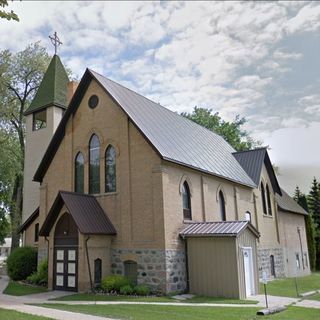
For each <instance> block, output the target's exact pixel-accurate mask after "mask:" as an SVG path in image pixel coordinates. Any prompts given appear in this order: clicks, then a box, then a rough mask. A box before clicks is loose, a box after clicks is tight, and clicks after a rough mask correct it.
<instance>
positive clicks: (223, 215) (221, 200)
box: [219, 190, 226, 221]
mask: <svg viewBox="0 0 320 320" xmlns="http://www.w3.org/2000/svg"><path fill="white" fill-rule="evenodd" d="M219 205H220V219H221V221H226V203H225V201H224V196H223V193H222V191H221V190H220V191H219Z"/></svg>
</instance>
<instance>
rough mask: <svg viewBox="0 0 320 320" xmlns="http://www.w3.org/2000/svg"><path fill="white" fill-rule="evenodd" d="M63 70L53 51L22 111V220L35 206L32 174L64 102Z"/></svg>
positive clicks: (36, 193)
mask: <svg viewBox="0 0 320 320" xmlns="http://www.w3.org/2000/svg"><path fill="white" fill-rule="evenodd" d="M68 84H69V78H68V75H67V72H66V70H65V68H64V66H63V64H62V63H61V60H60V58H59V56H58V55H57V54H55V55H54V56H53V57H52V59H51V62H50V64H49V66H48V69H47V71H46V72H45V74H44V77H43V79H42V82H41V84H40V86H39V89H38V91H37V93H36V95H35V97H34V99H33V101H32V102H31V104H30V106H29V108H28V109H27V110H26V111H25V114H24V115H25V117H26V145H25V162H24V181H23V209H22V222H24V221H26V220H27V219H28V218H29V216H30V215H31V214H32V213H33V212H34V211H35V210H36V209H37V208H38V206H39V196H40V191H39V187H40V186H39V183H38V182H34V181H33V176H34V174H35V172H36V170H37V168H38V166H39V164H40V161H41V159H42V157H43V155H44V152H45V151H46V149H47V147H48V145H49V143H50V141H51V138H52V136H53V135H54V133H55V130H56V129H57V127H58V125H59V123H60V121H61V118H62V116H63V114H64V111H65V109H66V108H67V103H68V100H69V99H68Z"/></svg>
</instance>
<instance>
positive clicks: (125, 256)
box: [111, 249, 186, 293]
mask: <svg viewBox="0 0 320 320" xmlns="http://www.w3.org/2000/svg"><path fill="white" fill-rule="evenodd" d="M126 260H133V261H136V262H137V265H138V284H146V285H148V286H149V287H150V288H151V289H152V290H153V291H160V292H162V293H169V292H172V291H184V290H185V289H186V263H185V254H184V251H182V250H159V249H112V250H111V272H112V273H113V274H124V264H123V262H124V261H126Z"/></svg>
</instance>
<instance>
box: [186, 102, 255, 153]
mask: <svg viewBox="0 0 320 320" xmlns="http://www.w3.org/2000/svg"><path fill="white" fill-rule="evenodd" d="M181 115H182V116H184V117H186V118H188V119H190V120H192V121H194V122H196V123H198V124H199V125H201V126H203V127H205V128H207V129H209V130H211V131H214V132H215V133H217V134H219V135H220V136H222V137H223V138H224V139H225V140H226V141H228V142H229V144H230V145H231V146H233V147H234V148H235V149H236V150H237V151H243V150H250V149H253V148H256V147H259V146H261V142H260V141H257V140H254V139H253V138H251V137H250V136H249V134H248V132H246V131H245V130H243V129H242V126H243V125H244V124H245V123H246V119H245V118H240V116H239V115H237V116H236V118H235V119H234V121H232V122H228V121H225V120H223V119H222V118H221V117H220V116H219V113H218V112H216V113H212V109H206V108H198V107H194V109H193V111H192V113H186V112H183V113H181Z"/></svg>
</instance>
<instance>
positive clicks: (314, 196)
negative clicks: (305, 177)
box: [308, 177, 320, 270]
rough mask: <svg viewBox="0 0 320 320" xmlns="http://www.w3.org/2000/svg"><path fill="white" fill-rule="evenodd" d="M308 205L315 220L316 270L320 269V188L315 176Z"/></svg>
mask: <svg viewBox="0 0 320 320" xmlns="http://www.w3.org/2000/svg"><path fill="white" fill-rule="evenodd" d="M308 207H309V213H310V214H311V217H312V219H313V222H314V230H315V232H314V237H315V247H316V248H315V252H316V270H320V188H319V184H318V182H317V179H316V178H315V177H314V178H313V180H312V184H311V190H310V192H309V195H308Z"/></svg>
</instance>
